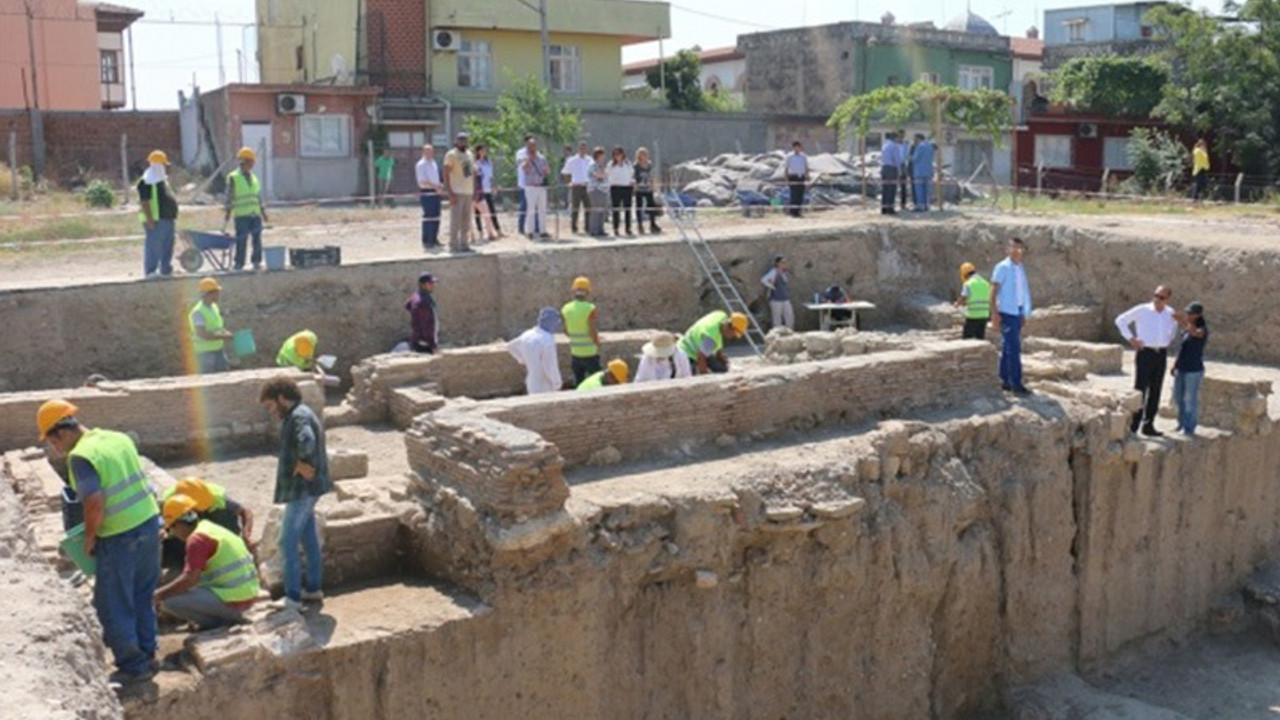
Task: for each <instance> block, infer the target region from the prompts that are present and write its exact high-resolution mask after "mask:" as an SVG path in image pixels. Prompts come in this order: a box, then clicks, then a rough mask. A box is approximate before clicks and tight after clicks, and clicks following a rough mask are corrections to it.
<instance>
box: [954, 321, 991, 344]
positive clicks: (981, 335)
mask: <svg viewBox="0 0 1280 720" xmlns="http://www.w3.org/2000/svg"><path fill="white" fill-rule="evenodd" d="M990 319H991V318H965V319H964V332H963V333H962V334H961V335H960V337H961V338H962V339H964V340H986V339H987V321H989V320H990Z"/></svg>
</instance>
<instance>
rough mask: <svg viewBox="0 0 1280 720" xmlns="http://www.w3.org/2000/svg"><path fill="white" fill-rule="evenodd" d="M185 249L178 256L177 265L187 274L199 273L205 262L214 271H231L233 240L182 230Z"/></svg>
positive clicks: (229, 237)
mask: <svg viewBox="0 0 1280 720" xmlns="http://www.w3.org/2000/svg"><path fill="white" fill-rule="evenodd" d="M181 234H182V241H183V242H184V243H185V244H186V248H185V249H184V250H183V251H182V253H180V254H179V255H178V264H179V265H181V266H182V269H183V270H186V271H187V272H189V273H195V272H199V270H200V268H201V267H203V266H204V263H205V261H206V260H207V261H208V262H209V264H210V265H212V266H213V267H214V268H215V269H216V270H220V271H222V272H228V271H230V270H231V267H232V262H233V260H234V254H235V249H236V241H235V238H233V237H231V236H230V235H224V234H222V233H211V232H200V231H199V230H183V231H182V233H181Z"/></svg>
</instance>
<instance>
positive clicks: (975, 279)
mask: <svg viewBox="0 0 1280 720" xmlns="http://www.w3.org/2000/svg"><path fill="white" fill-rule="evenodd" d="M964 286H965V287H967V288H969V297H968V299H967V300H966V301H965V304H964V316H965V317H966V318H967V319H969V320H986V319H987V318H989V317H991V283H989V282H987V281H986V279H985V278H983V277H982V276H981V275H977V274H975V275H973V276H971V277H970V278H969V279H968V280H966V281H965V283H964Z"/></svg>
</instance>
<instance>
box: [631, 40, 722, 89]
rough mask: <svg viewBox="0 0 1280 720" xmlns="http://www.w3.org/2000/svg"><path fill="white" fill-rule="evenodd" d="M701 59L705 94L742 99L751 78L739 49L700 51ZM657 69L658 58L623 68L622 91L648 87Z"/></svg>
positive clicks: (701, 76)
mask: <svg viewBox="0 0 1280 720" xmlns="http://www.w3.org/2000/svg"><path fill="white" fill-rule="evenodd" d="M698 58H699V59H701V60H702V73H701V75H699V78H698V79H699V80H700V81H701V83H702V91H703V92H727V93H729V95H730V96H731V97H733V98H734V99H736V100H741V99H742V91H743V83H744V82H745V78H746V74H747V59H746V55H744V54H743V53H742V52H741V51H739V50H738V48H737V47H735V46H730V47H722V48H714V49H712V50H698ZM668 59H670V58H668ZM656 67H658V59H657V58H653V59H650V60H642V61H640V62H634V63H630V64H627V65H623V66H622V89H623V90H633V89H636V88H641V87H644V86H646V85H648V84H649V83H648V80H646V77H647V76H648V74H649V71H650V70H652V69H653V68H656Z"/></svg>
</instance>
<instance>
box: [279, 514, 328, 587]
mask: <svg viewBox="0 0 1280 720" xmlns="http://www.w3.org/2000/svg"><path fill="white" fill-rule="evenodd" d="M316 500H317V498H316V497H315V496H314V495H308V496H306V497H302V498H298V499H297V500H293V501H290V502H287V503H285V505H284V522H283V523H282V524H281V527H280V553H281V555H283V556H284V594H285V597H288V598H291V599H293V600H299V599H301V598H302V590H303V583H302V558H301V557H299V555H298V545H299V544H301V545H302V549H303V550H304V551H305V552H306V554H307V582H306V590H307V591H308V592H315V591H317V590H319V589H320V586H321V582H322V581H323V580H324V562H323V559H322V558H321V557H320V532H319V531H318V530H317V529H316Z"/></svg>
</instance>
